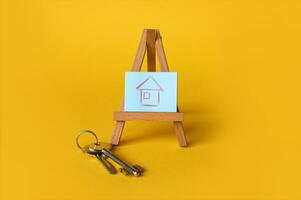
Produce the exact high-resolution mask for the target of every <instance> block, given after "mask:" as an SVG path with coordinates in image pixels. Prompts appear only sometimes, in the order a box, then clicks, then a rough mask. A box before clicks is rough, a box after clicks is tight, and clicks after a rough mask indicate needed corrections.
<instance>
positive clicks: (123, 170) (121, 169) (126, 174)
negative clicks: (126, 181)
mask: <svg viewBox="0 0 301 200" xmlns="http://www.w3.org/2000/svg"><path fill="white" fill-rule="evenodd" d="M119 171H120V172H121V173H122V174H124V175H125V176H128V175H129V174H130V172H129V171H128V170H126V169H125V168H120V169H119Z"/></svg>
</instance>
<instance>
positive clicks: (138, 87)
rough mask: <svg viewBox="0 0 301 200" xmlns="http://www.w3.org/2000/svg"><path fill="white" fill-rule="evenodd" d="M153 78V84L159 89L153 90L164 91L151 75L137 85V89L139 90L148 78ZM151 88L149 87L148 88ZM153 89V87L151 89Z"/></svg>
mask: <svg viewBox="0 0 301 200" xmlns="http://www.w3.org/2000/svg"><path fill="white" fill-rule="evenodd" d="M150 79H151V80H153V81H154V82H155V84H156V85H157V86H158V87H159V89H155V90H159V91H164V90H163V88H162V87H161V86H160V84H159V83H158V82H157V81H156V79H154V77H152V76H149V77H148V78H147V79H145V80H144V81H143V82H142V83H140V84H139V85H138V86H137V87H136V89H137V90H141V89H140V88H141V87H142V85H144V84H145V83H146V82H147V81H149V80H150ZM150 90H151V89H150ZM153 90H154V89H153Z"/></svg>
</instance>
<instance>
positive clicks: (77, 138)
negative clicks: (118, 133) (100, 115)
mask: <svg viewBox="0 0 301 200" xmlns="http://www.w3.org/2000/svg"><path fill="white" fill-rule="evenodd" d="M83 134H91V135H93V136H94V138H95V144H99V141H98V138H97V135H96V134H95V133H94V132H93V131H90V130H82V131H81V132H80V133H79V134H78V136H77V137H76V144H77V146H78V148H79V149H82V148H83V147H82V146H80V144H79V138H80V136H82V135H83Z"/></svg>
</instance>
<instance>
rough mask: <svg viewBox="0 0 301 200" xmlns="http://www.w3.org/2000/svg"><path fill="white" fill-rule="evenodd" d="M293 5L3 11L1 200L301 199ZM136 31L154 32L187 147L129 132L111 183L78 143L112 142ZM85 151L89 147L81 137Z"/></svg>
mask: <svg viewBox="0 0 301 200" xmlns="http://www.w3.org/2000/svg"><path fill="white" fill-rule="evenodd" d="M300 9H301V4H300V3H299V2H298V1H284V0H283V1H277V0H275V1H272V0H265V1H259V0H258V1H257V0H254V1H251V0H247V1H238V0H237V1H236V0H228V1H227V0H225V1H222V0H212V1H210V0H204V1H196V0H190V1H179V0H176V1H171V0H168V1H155V0H153V1H146V0H144V1H143V0H141V1H138V0H136V1H134V0H123V1H121V0H120V1H117V0H99V1H97V0H52V1H51V0H49V1H46V0H45V1H38V0H23V1H16V0H4V1H2V2H1V44H0V45H1V110H0V111H1V197H0V198H1V199H3V200H6V199H31V200H36V199H72V200H76V199H169V198H172V199H185V198H187V199H192V198H195V199H199V198H203V199H300V198H301V191H300V185H301V181H300V180H301V172H300V169H301V134H300V133H301V128H300V113H301V109H300V108H301V107H300V102H301V95H300V86H301V81H300V72H301V70H300V64H301V61H300V50H301V48H300V47H301V39H300V35H301V23H300V21H301V14H300ZM143 28H158V29H160V31H161V34H162V36H163V44H164V46H165V51H166V54H167V58H168V62H169V66H170V69H171V70H172V71H177V72H178V73H179V107H180V109H181V110H182V111H183V112H185V122H184V127H185V131H186V135H187V139H188V141H189V144H190V146H189V147H188V148H180V147H179V146H178V143H177V140H176V137H175V133H174V130H173V126H172V124H171V123H155V122H145V123H141V122H131V123H127V124H126V127H125V132H124V134H123V137H122V142H121V145H120V146H118V147H117V148H116V149H115V153H116V154H118V155H119V156H120V157H122V158H124V159H125V160H127V161H128V162H130V163H136V164H140V165H142V166H144V167H145V168H146V172H145V174H144V176H143V177H141V178H135V177H125V176H123V175H121V174H118V175H115V176H111V175H109V174H108V173H107V172H106V171H105V170H104V169H103V167H102V166H101V165H100V164H99V163H98V161H97V160H95V159H91V158H88V157H87V156H85V155H83V154H82V153H81V152H80V151H79V149H77V147H76V146H75V136H76V135H77V132H78V131H80V130H82V129H91V130H94V131H95V132H96V133H97V134H98V136H99V138H100V140H102V141H109V140H110V137H111V133H112V130H113V126H114V123H113V120H112V112H113V111H116V110H118V108H119V107H120V103H121V99H122V96H123V86H124V83H123V81H124V72H125V71H129V70H130V69H131V65H132V61H133V59H134V55H135V52H136V47H137V45H138V42H139V39H140V35H141V32H142V29H143ZM85 140H88V138H86V139H85Z"/></svg>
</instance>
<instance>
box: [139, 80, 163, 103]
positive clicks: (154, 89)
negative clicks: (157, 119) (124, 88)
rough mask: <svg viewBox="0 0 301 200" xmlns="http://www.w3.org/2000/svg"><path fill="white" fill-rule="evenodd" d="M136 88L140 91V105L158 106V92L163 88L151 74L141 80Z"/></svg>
mask: <svg viewBox="0 0 301 200" xmlns="http://www.w3.org/2000/svg"><path fill="white" fill-rule="evenodd" d="M136 90H139V91H140V104H141V105H142V106H153V107H155V106H158V105H160V92H163V91H164V90H163V88H162V87H161V86H160V84H159V83H158V82H157V81H156V79H155V78H154V77H152V76H149V77H148V78H147V79H145V80H144V81H142V82H141V83H140V84H139V85H138V86H137V87H136Z"/></svg>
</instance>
